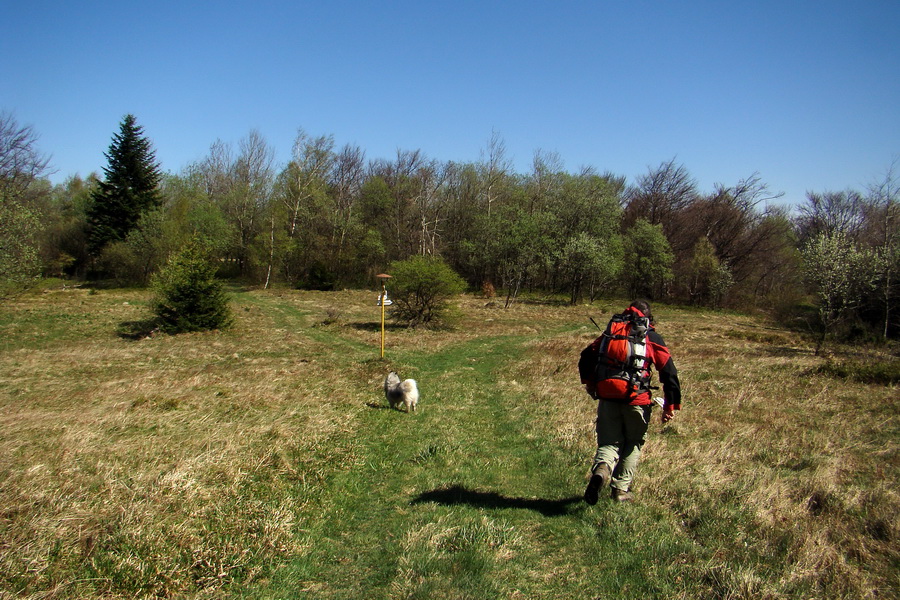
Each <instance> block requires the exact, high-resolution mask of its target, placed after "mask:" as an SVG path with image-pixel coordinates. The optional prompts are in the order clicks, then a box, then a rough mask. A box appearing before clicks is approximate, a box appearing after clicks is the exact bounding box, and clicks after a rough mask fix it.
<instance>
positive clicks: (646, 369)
mask: <svg viewBox="0 0 900 600" xmlns="http://www.w3.org/2000/svg"><path fill="white" fill-rule="evenodd" d="M649 332H650V319H648V318H647V317H643V316H640V315H638V314H635V313H634V312H631V311H626V312H624V313H622V314H619V315H614V316H613V318H612V319H610V321H609V324H608V325H607V326H606V329H605V330H604V331H603V335H602V336H600V337H599V338H597V339H596V340H595V341H594V343H592V344H591V345H590V346H588V347H587V348H585V349H584V351H583V352H582V353H581V360H579V362H578V370H579V372H580V375H581V380H582V381H585V382H593V383H595V388H594V389H595V391H596V394H597V397H599V398H603V399H605V400H619V401H622V402H630V401H632V400H634V399H635V398H637V397H638V396H640V395H641V394H645V393H647V392H649V391H650V378H651V374H650V361H649V359H648V357H647V335H648V334H649Z"/></svg>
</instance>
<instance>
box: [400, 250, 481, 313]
mask: <svg viewBox="0 0 900 600" xmlns="http://www.w3.org/2000/svg"><path fill="white" fill-rule="evenodd" d="M389 273H390V274H391V276H392V277H393V278H392V279H391V280H390V290H389V294H388V295H389V296H390V298H391V299H392V300H393V301H394V308H393V309H392V310H391V315H392V317H393V318H394V319H396V320H398V321H401V322H405V323H406V324H407V325H409V326H410V327H416V326H418V325H429V324H437V323H439V322H441V321H445V320H446V318H447V316H448V313H449V309H450V299H451V298H452V297H453V296H456V295H457V294H459V293H461V292H462V291H463V290H465V289H466V282H465V281H463V279H462V277H460V276H459V275H458V274H457V273H456V272H455V271H454V270H453V269H451V268H450V266H449V265H448V264H447V263H446V262H444V260H443V259H441V258H439V257H436V256H413V257H412V258H408V259H406V260H401V261H397V262H393V263H391V265H390V270H389Z"/></svg>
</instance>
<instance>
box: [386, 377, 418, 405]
mask: <svg viewBox="0 0 900 600" xmlns="http://www.w3.org/2000/svg"><path fill="white" fill-rule="evenodd" d="M384 395H385V397H386V398H387V401H388V403H390V405H391V408H398V409H399V406H400V405H401V404H403V405H404V406H405V407H406V412H410V411H415V410H416V407H417V406H418V404H419V388H418V387H416V380H415V379H407V380H405V381H400V376H399V375H397V374H396V373H394V372H393V371H391V372H390V373H388V376H387V377H386V378H385V379H384Z"/></svg>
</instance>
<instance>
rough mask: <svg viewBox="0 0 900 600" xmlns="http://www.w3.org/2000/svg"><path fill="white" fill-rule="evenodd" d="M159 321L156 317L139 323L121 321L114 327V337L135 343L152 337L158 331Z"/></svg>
mask: <svg viewBox="0 0 900 600" xmlns="http://www.w3.org/2000/svg"><path fill="white" fill-rule="evenodd" d="M159 327H160V320H159V319H158V318H156V317H151V318H149V319H141V320H139V321H122V322H121V323H119V324H118V325H117V326H116V335H117V336H119V337H120V338H122V339H126V340H131V341H137V340H142V339H145V338H148V337H152V336H153V335H154V334H155V333H157V332H158V331H159Z"/></svg>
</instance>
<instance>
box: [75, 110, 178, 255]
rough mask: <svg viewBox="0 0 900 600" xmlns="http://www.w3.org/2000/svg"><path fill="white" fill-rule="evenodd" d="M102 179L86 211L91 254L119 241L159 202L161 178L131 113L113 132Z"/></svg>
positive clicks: (152, 154) (95, 253)
mask: <svg viewBox="0 0 900 600" xmlns="http://www.w3.org/2000/svg"><path fill="white" fill-rule="evenodd" d="M104 156H106V159H107V160H108V161H109V164H108V166H106V167H104V168H103V173H104V179H103V181H101V182H100V184H99V187H98V189H97V191H96V192H94V193H93V194H92V195H91V199H92V204H91V207H90V209H89V211H88V215H87V217H88V230H89V235H90V250H91V253H92V254H93V255H94V256H97V255H99V253H100V251H101V250H102V249H103V248H104V247H105V246H106V245H107V244H109V243H110V242H116V241H122V240H124V239H125V237H126V236H127V235H128V232H129V231H131V230H132V229H134V227H135V225H137V222H138V220H139V219H140V217H141V215H142V214H143V213H144V212H146V211H147V210H149V209H151V208H154V207H156V206H159V204H160V203H161V202H162V198H161V194H160V191H159V182H160V179H161V177H162V175H161V173H160V170H159V164H158V163H157V162H156V155H155V152H154V150H153V147H152V145H151V144H150V140H148V139H147V138H146V137H145V136H144V129H143V127H141V126H139V125H137V123H136V121H135V118H134V115H125V118H124V119H122V123H121V124H120V128H119V132H118V133H116V134H115V135H113V139H112V143H111V144H110V146H109V152H107V153H105V154H104Z"/></svg>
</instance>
